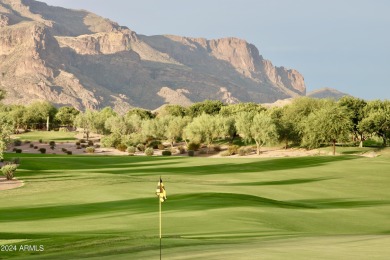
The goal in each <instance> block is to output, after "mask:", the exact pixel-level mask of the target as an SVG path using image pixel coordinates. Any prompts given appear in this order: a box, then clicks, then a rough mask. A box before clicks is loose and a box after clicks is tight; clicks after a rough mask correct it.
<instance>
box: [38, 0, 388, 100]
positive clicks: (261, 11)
mask: <svg viewBox="0 0 390 260" xmlns="http://www.w3.org/2000/svg"><path fill="white" fill-rule="evenodd" d="M41 1H43V2H46V3H48V4H50V5H56V6H62V7H66V8H73V9H85V10H88V11H91V12H94V13H97V14H99V15H101V16H104V17H107V18H110V19H111V20H114V21H116V22H118V23H119V24H120V25H124V26H127V27H129V28H130V29H132V30H134V31H136V32H137V33H139V34H144V35H156V34H175V35H182V36H191V37H205V38H208V39H214V38H222V37H239V38H243V39H245V40H247V41H248V42H250V43H253V44H255V45H256V46H257V48H258V49H259V51H260V54H262V55H263V57H264V58H266V59H269V60H271V61H272V62H273V64H274V65H277V66H285V67H288V68H294V69H297V70H298V71H300V72H301V73H302V74H303V76H304V77H305V82H306V85H307V88H308V91H311V90H314V89H318V88H322V87H332V88H336V89H338V90H340V91H343V92H346V93H349V94H351V95H354V96H357V97H361V98H365V99H390V83H389V82H390V81H389V75H390V15H389V13H390V1H388V0H342V1H340V0H272V1H271V0H224V1H217V0H214V1H213V0H187V1H184V0H164V1H163V0H142V1H141V0H139V1H132V0H109V1H108V0H41Z"/></svg>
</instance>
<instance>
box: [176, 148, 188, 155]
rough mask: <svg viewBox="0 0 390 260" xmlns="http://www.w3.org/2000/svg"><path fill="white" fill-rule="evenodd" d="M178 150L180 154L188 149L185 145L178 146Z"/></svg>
mask: <svg viewBox="0 0 390 260" xmlns="http://www.w3.org/2000/svg"><path fill="white" fill-rule="evenodd" d="M177 150H179V153H180V154H184V153H185V152H186V149H185V148H184V147H183V146H179V147H177Z"/></svg>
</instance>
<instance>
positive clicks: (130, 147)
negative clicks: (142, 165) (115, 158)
mask: <svg viewBox="0 0 390 260" xmlns="http://www.w3.org/2000/svg"><path fill="white" fill-rule="evenodd" d="M135 151H136V148H135V147H134V146H129V147H127V152H128V153H129V154H135Z"/></svg>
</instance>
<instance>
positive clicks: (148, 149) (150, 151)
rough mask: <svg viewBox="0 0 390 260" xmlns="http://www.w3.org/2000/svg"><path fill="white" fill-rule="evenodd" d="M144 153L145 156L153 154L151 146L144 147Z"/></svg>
mask: <svg viewBox="0 0 390 260" xmlns="http://www.w3.org/2000/svg"><path fill="white" fill-rule="evenodd" d="M145 154H146V155H147V156H152V155H153V154H154V150H153V148H150V147H149V148H146V149H145Z"/></svg>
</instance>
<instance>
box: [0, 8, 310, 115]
mask: <svg viewBox="0 0 390 260" xmlns="http://www.w3.org/2000/svg"><path fill="white" fill-rule="evenodd" d="M0 88H3V89H5V90H6V91H7V93H8V94H7V99H6V100H5V101H6V102H7V103H22V104H26V103H30V102H32V101H33V100H36V99H39V100H42V99H44V100H48V101H50V102H52V103H54V104H57V105H72V106H75V107H77V108H78V109H81V110H83V109H97V108H101V107H104V106H112V107H114V108H115V109H116V110H118V111H124V110H126V109H128V108H129V107H131V106H137V107H144V108H148V109H155V108H157V107H159V106H161V105H163V104H165V103H172V104H183V105H189V104H191V103H192V102H198V101H202V100H204V99H217V100H222V101H224V102H227V103H236V102H248V101H251V102H257V103H262V102H274V101H276V100H278V99H283V98H289V97H295V96H301V95H305V94H306V87H305V83H304V79H303V77H302V75H301V74H299V72H297V71H296V70H292V69H286V68H284V67H275V66H273V65H272V63H271V62H270V61H268V60H265V59H264V58H263V57H262V56H261V55H260V54H259V51H258V49H257V48H256V47H255V46H254V45H252V44H249V43H247V42H246V41H244V40H241V39H237V38H225V39H217V40H207V39H203V38H189V37H181V36H173V35H160V36H144V35H140V34H137V33H135V32H134V31H132V30H130V29H129V28H127V27H123V26H119V25H118V24H117V23H115V22H112V21H110V20H108V19H104V18H102V17H99V16H97V15H95V14H92V13H89V12H87V11H78V10H69V9H65V8H60V7H51V6H48V5H46V4H45V3H41V2H37V1H34V0H0Z"/></svg>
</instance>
